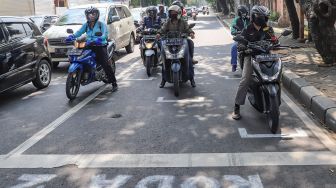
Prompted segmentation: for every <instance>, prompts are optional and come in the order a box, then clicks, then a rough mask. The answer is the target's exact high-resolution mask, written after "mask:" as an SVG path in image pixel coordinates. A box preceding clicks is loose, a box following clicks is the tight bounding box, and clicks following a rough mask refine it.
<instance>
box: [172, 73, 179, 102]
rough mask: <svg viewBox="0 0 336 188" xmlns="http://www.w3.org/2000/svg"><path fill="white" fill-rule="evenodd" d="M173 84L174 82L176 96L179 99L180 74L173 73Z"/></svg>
mask: <svg viewBox="0 0 336 188" xmlns="http://www.w3.org/2000/svg"><path fill="white" fill-rule="evenodd" d="M173 82H174V95H175V97H178V96H179V95H180V80H179V73H178V72H174V73H173Z"/></svg>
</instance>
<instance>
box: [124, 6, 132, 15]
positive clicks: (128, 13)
mask: <svg viewBox="0 0 336 188" xmlns="http://www.w3.org/2000/svg"><path fill="white" fill-rule="evenodd" d="M122 9H123V10H124V12H125V15H126V17H130V16H132V14H131V12H130V11H129V10H128V8H126V7H122Z"/></svg>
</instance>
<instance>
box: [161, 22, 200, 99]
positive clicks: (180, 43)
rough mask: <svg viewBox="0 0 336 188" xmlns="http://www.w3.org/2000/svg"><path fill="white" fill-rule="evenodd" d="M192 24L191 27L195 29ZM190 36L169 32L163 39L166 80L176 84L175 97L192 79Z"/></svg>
mask: <svg viewBox="0 0 336 188" xmlns="http://www.w3.org/2000/svg"><path fill="white" fill-rule="evenodd" d="M194 26H195V24H190V25H189V27H190V28H192V27H194ZM187 38H188V35H187V34H185V33H180V32H168V33H167V34H166V35H165V36H163V37H162V51H163V53H162V56H163V57H162V58H161V61H162V65H163V66H162V68H163V71H164V75H162V76H164V80H165V81H167V82H168V83H172V84H174V95H175V96H176V97H178V96H179V93H180V91H179V90H180V83H185V82H187V81H188V80H189V79H190V73H189V62H190V61H191V57H190V55H189V49H188V41H187Z"/></svg>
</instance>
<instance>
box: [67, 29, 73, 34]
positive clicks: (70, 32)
mask: <svg viewBox="0 0 336 188" xmlns="http://www.w3.org/2000/svg"><path fill="white" fill-rule="evenodd" d="M66 32H67V33H68V34H73V33H74V31H73V30H72V29H67V30H66Z"/></svg>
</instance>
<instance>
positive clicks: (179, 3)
mask: <svg viewBox="0 0 336 188" xmlns="http://www.w3.org/2000/svg"><path fill="white" fill-rule="evenodd" d="M172 5H177V6H179V7H180V8H181V9H183V7H184V5H183V3H181V1H178V0H177V1H174V2H173V3H172Z"/></svg>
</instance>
